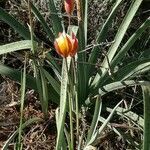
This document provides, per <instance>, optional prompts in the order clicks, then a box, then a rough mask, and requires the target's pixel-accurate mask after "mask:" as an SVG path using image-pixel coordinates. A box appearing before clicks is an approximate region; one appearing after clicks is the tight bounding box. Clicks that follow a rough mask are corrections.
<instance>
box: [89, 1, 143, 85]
mask: <svg viewBox="0 0 150 150" xmlns="http://www.w3.org/2000/svg"><path fill="white" fill-rule="evenodd" d="M141 3H142V0H135V1H133V2H132V4H131V6H130V8H129V10H128V12H127V14H126V16H125V18H124V20H123V21H122V23H121V25H120V27H119V29H118V32H117V34H116V36H115V39H114V43H113V44H112V46H111V47H110V48H109V51H108V54H107V57H105V59H104V61H103V63H102V66H103V68H101V72H102V76H100V74H99V73H97V74H96V76H95V78H94V80H93V82H92V85H91V86H92V87H93V88H97V87H98V86H99V84H100V83H101V81H103V80H104V77H105V75H106V73H108V70H106V69H105V68H109V64H108V62H109V63H111V61H112V59H113V57H114V55H115V54H116V52H117V50H118V47H119V46H120V43H121V41H122V39H123V37H124V35H125V33H126V31H127V29H128V27H129V25H130V23H131V21H132V19H133V17H134V16H135V13H136V12H137V10H138V8H139V6H140V5H141Z"/></svg>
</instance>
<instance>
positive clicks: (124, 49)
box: [110, 18, 150, 69]
mask: <svg viewBox="0 0 150 150" xmlns="http://www.w3.org/2000/svg"><path fill="white" fill-rule="evenodd" d="M149 26H150V18H148V19H147V20H146V21H145V22H144V23H143V24H142V25H141V26H140V27H139V29H138V30H137V31H136V32H135V33H134V34H133V35H132V36H131V37H130V38H129V40H128V41H127V42H126V43H125V44H124V46H123V47H122V48H121V49H120V50H119V52H118V53H117V55H116V56H115V57H114V59H113V60H112V62H111V64H110V66H111V69H113V68H114V67H115V66H116V65H117V64H118V63H119V62H120V60H121V59H122V58H123V57H125V54H126V52H127V51H128V50H129V49H130V48H131V47H132V46H133V44H134V43H135V41H136V40H137V39H138V38H139V37H140V36H141V35H142V33H143V32H144V31H145V30H146V29H147V28H148V27H149Z"/></svg>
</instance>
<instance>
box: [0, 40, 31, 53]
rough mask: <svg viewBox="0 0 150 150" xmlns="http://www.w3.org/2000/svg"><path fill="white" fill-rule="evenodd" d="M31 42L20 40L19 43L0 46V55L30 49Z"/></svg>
mask: <svg viewBox="0 0 150 150" xmlns="http://www.w3.org/2000/svg"><path fill="white" fill-rule="evenodd" d="M31 48H32V44H31V40H22V41H19V42H13V43H10V44H5V45H2V46H0V55H1V54H5V53H10V52H14V51H18V50H24V49H31Z"/></svg>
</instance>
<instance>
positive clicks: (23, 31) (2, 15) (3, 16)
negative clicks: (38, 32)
mask: <svg viewBox="0 0 150 150" xmlns="http://www.w3.org/2000/svg"><path fill="white" fill-rule="evenodd" d="M0 20H2V21H4V22H5V23H7V24H9V25H10V26H11V27H12V28H14V29H15V30H16V31H17V32H18V33H19V34H20V35H21V36H22V37H23V38H24V39H26V40H29V39H30V32H29V30H28V29H27V28H25V27H24V26H23V25H22V24H21V23H19V22H18V21H17V20H16V19H15V18H14V17H12V16H11V15H9V14H8V13H7V12H6V11H5V10H4V9H2V8H1V7H0Z"/></svg>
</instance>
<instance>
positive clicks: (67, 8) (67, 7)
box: [64, 0, 74, 15]
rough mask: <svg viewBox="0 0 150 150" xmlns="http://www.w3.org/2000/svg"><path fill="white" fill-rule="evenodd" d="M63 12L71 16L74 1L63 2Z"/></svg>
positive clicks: (66, 0) (65, 0)
mask: <svg viewBox="0 0 150 150" xmlns="http://www.w3.org/2000/svg"><path fill="white" fill-rule="evenodd" d="M64 6H65V11H66V12H67V14H68V15H71V14H72V12H73V9H74V0H64Z"/></svg>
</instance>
